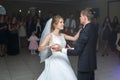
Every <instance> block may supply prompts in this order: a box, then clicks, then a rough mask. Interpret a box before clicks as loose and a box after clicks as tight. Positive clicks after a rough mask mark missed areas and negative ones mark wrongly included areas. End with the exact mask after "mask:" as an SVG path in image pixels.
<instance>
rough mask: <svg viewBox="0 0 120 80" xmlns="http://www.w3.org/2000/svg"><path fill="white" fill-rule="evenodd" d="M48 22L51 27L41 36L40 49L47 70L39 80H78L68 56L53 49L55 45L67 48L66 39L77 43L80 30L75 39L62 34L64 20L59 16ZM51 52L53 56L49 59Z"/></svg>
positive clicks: (48, 26) (47, 27) (46, 28)
mask: <svg viewBox="0 0 120 80" xmlns="http://www.w3.org/2000/svg"><path fill="white" fill-rule="evenodd" d="M48 22H49V25H47V26H46V27H45V29H44V31H43V33H42V34H44V35H42V36H41V42H40V46H39V48H38V50H39V51H40V52H41V53H40V57H41V62H43V61H45V68H44V70H43V72H42V73H41V75H40V76H39V77H38V79H37V80H77V77H76V75H75V73H74V71H73V69H72V67H71V64H70V62H69V59H68V56H67V54H64V53H61V52H60V51H58V52H56V51H54V50H53V48H54V47H55V44H59V45H60V46H61V47H66V41H65V39H66V40H71V41H76V40H77V39H78V36H79V32H80V30H79V31H78V33H77V34H76V35H75V36H74V37H72V36H69V35H66V34H63V33H60V30H63V29H64V20H63V18H62V17H61V16H59V15H56V16H54V17H53V18H52V19H50V20H49V21H48ZM50 25H51V27H50ZM49 31H51V32H49ZM47 33H49V34H47ZM46 34H47V35H46ZM50 51H51V53H52V55H51V56H50V57H48V58H47V55H48V54H49V53H50Z"/></svg>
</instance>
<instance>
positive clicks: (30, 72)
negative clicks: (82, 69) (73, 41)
mask: <svg viewBox="0 0 120 80" xmlns="http://www.w3.org/2000/svg"><path fill="white" fill-rule="evenodd" d="M109 53H110V55H109V56H104V57H102V56H101V52H98V53H97V65H98V69H97V70H96V71H95V78H96V79H95V80H120V59H119V58H118V56H117V55H116V54H115V53H114V52H109ZM69 59H70V61H71V65H72V67H73V69H74V71H75V73H76V72H77V57H76V56H69ZM43 69H44V63H41V64H40V59H39V56H38V55H31V54H30V53H29V52H28V50H27V49H21V50H20V54H18V55H15V56H10V55H6V56H5V57H0V80H37V78H38V76H39V75H40V74H41V72H42V70H43Z"/></svg>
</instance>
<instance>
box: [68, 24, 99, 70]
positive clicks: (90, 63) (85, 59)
mask: <svg viewBox="0 0 120 80" xmlns="http://www.w3.org/2000/svg"><path fill="white" fill-rule="evenodd" d="M97 34H98V33H97V28H96V27H95V26H93V24H92V23H88V24H87V25H85V28H83V30H81V32H80V35H79V38H78V40H77V43H76V45H75V48H74V50H67V54H68V55H74V56H76V55H77V56H78V71H82V72H88V71H93V70H95V69H96V68H97V66H96V65H97V64H96V62H97V61H96V43H97Z"/></svg>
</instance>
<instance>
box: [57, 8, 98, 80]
mask: <svg viewBox="0 0 120 80" xmlns="http://www.w3.org/2000/svg"><path fill="white" fill-rule="evenodd" d="M93 17H94V12H93V11H92V9H91V8H86V9H84V10H82V11H81V13H80V21H81V24H83V25H84V26H83V29H82V30H81V32H80V35H79V38H78V41H77V43H76V45H75V48H74V50H72V49H65V48H63V49H61V47H60V46H59V45H58V47H57V48H56V49H55V50H56V51H62V52H63V53H67V54H68V55H77V56H78V76H77V77H78V80H95V77H94V71H95V70H96V68H97V63H96V62H97V61H96V42H97V28H96V27H95V26H93V24H92V23H91V21H92V18H93Z"/></svg>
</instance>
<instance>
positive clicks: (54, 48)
mask: <svg viewBox="0 0 120 80" xmlns="http://www.w3.org/2000/svg"><path fill="white" fill-rule="evenodd" d="M50 48H51V49H53V50H54V51H62V47H61V46H60V45H59V44H53V45H51V46H50ZM66 49H73V48H71V47H70V46H69V45H67V48H66Z"/></svg>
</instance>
